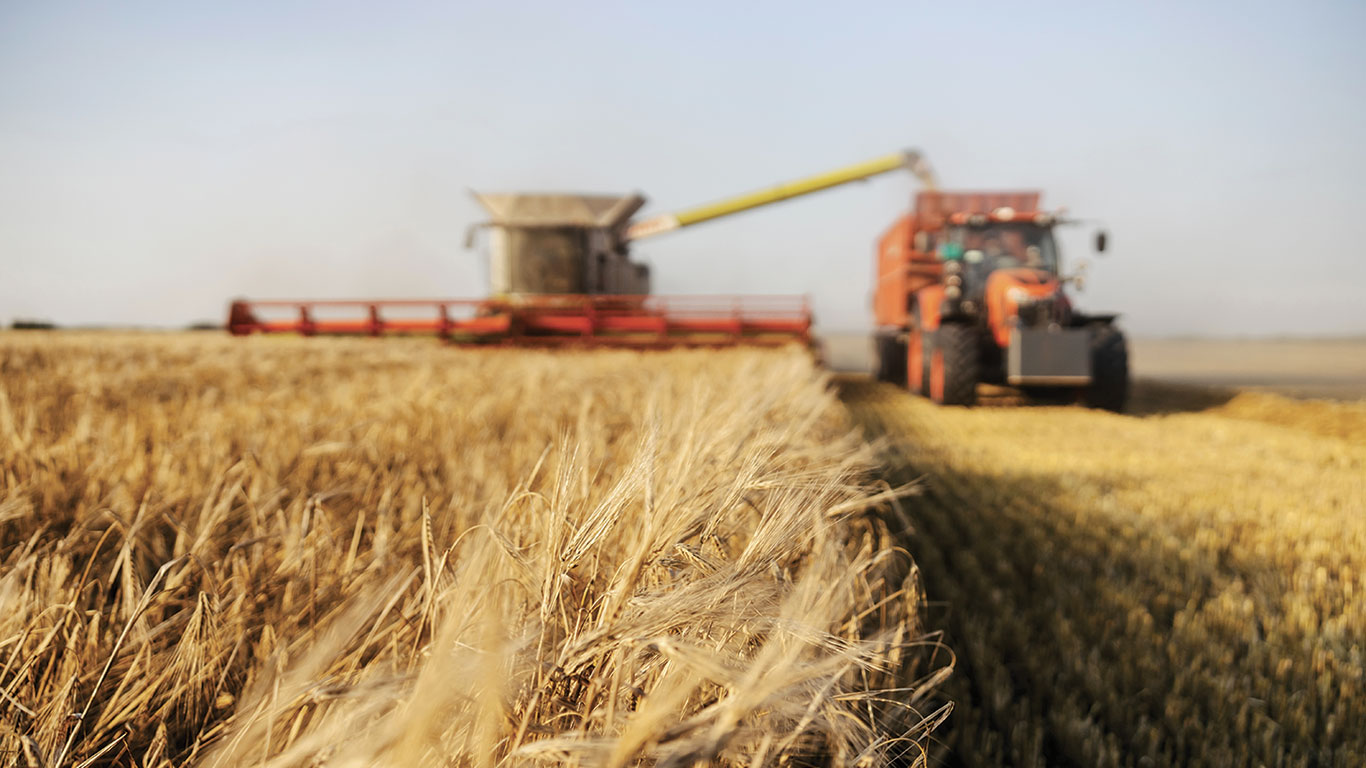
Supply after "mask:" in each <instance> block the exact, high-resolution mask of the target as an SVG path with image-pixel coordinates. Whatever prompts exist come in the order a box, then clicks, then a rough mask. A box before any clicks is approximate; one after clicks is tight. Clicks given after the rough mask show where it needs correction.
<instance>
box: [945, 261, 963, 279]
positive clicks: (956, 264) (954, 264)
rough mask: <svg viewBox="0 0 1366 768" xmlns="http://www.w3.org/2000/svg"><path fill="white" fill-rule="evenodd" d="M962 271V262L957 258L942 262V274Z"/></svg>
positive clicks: (953, 273) (954, 273)
mask: <svg viewBox="0 0 1366 768" xmlns="http://www.w3.org/2000/svg"><path fill="white" fill-rule="evenodd" d="M962 271H963V264H962V262H960V261H958V260H956V259H955V260H954V261H946V262H944V274H946V275H956V274H958V273H959V272H962Z"/></svg>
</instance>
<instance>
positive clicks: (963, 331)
mask: <svg viewBox="0 0 1366 768" xmlns="http://www.w3.org/2000/svg"><path fill="white" fill-rule="evenodd" d="M977 367H978V366H977V333H976V331H974V330H973V329H972V328H969V327H967V326H965V325H941V326H940V327H939V330H938V331H936V332H935V339H934V345H933V349H932V351H931V352H930V399H931V400H933V401H935V402H936V403H939V404H940V405H972V404H974V403H976V402H977Z"/></svg>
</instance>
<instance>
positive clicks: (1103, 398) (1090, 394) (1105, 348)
mask: <svg viewBox="0 0 1366 768" xmlns="http://www.w3.org/2000/svg"><path fill="white" fill-rule="evenodd" d="M1128 399H1129V347H1128V344H1126V343H1125V341H1124V334H1123V333H1121V332H1120V330H1119V329H1118V328H1116V327H1114V326H1113V325H1108V324H1107V325H1099V326H1096V327H1095V328H1093V330H1092V335H1091V385H1090V386H1088V387H1087V388H1086V389H1085V390H1084V391H1083V392H1082V400H1083V401H1084V402H1085V403H1086V405H1087V406H1089V407H1091V408H1100V409H1103V410H1107V411H1114V412H1115V413H1119V412H1121V411H1123V410H1124V403H1125V402H1126V401H1127V400H1128Z"/></svg>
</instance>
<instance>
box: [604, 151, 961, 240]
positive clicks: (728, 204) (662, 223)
mask: <svg viewBox="0 0 1366 768" xmlns="http://www.w3.org/2000/svg"><path fill="white" fill-rule="evenodd" d="M903 168H904V169H906V170H909V171H910V172H911V173H913V174H915V176H916V178H917V179H919V180H920V183H921V184H922V185H924V187H925V189H927V190H933V189H936V188H937V186H938V184H937V183H936V181H935V178H934V172H933V171H932V170H930V165H929V163H927V162H926V161H925V158H924V157H922V156H921V154H920V153H919V152H917V151H915V150H913V149H908V150H904V151H902V152H896V153H894V154H890V155H885V156H883V157H879V158H876V159H874V160H868V161H866V162H862V163H855V164H854V165H850V166H846V167H844V168H838V169H836V170H833V171H826V172H825V173H819V174H816V175H815V176H808V177H807V178H804V179H798V180H796V181H789V182H785V183H783V184H779V185H777V186H774V187H770V188H768V189H762V190H759V191H757V192H749V193H746V194H743V195H737V196H736V197H731V198H727V199H725V200H719V201H717V202H714V203H708V204H706V205H700V206H698V207H696V208H688V209H686V210H682V211H677V212H675V213H665V214H661V215H659V216H654V217H651V218H648V219H645V220H644V221H638V222H635V223H633V224H631V225H629V226H628V227H627V228H626V239H627V240H641V239H643V238H646V237H654V236H655V235H662V234H664V233H665V232H672V231H673V230H675V229H681V228H683V227H687V226H691V225H693V224H700V223H702V222H704V221H710V220H712V219H719V218H721V217H722V216H730V215H731V214H735V213H740V212H742V211H748V210H750V209H752V208H759V207H761V206H765V205H771V204H773V203H779V202H782V201H783V200H790V199H792V198H794V197H801V196H802V195H809V194H811V193H812V192H819V191H821V190H823V189H830V188H831V187H838V186H840V185H841V184H848V183H850V182H853V181H863V180H865V179H870V178H872V177H874V176H879V175H881V174H884V173H890V172H891V171H897V170H901V169H903Z"/></svg>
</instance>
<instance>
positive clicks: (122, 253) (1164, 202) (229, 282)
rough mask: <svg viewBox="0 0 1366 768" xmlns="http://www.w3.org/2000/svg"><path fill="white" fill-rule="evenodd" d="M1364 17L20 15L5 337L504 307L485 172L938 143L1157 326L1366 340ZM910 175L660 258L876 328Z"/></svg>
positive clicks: (1145, 329)
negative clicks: (880, 257)
mask: <svg viewBox="0 0 1366 768" xmlns="http://www.w3.org/2000/svg"><path fill="white" fill-rule="evenodd" d="M1363 34H1366V4H1363V3H1360V2H1354V3H1349V2H1342V3H1278V4H1266V3H1220V4H1191V3H1144V4H1134V5H1127V6H1112V5H1108V4H1104V3H1094V2H1087V3H1007V4H967V3H963V4H956V3H932V4H914V3H875V4H860V3H842V4H836V3H814V4H800V3H790V2H786V3H740V2H729V3H712V2H694V3H686V4H678V3H667V4H647V3H563V2H554V3H552V2H544V3H516V2H504V3H497V4H487V5H478V4H470V3H451V4H431V5H428V4H404V3H375V4H354V5H344V4H340V3H324V2H270V3H219V4H215V5H213V6H210V5H208V4H201V3H189V2H175V3H173V2H165V3H137V2H132V3H117V4H115V3H72V4H67V3H60V2H33V3H28V4H22V3H16V2H13V1H12V0H11V2H6V3H4V4H0V169H3V170H0V275H3V279H0V322H8V321H9V320H10V319H11V318H13V317H40V318H49V319H53V320H56V321H58V322H64V323H85V322H114V323H144V324H166V325H174V324H179V323H183V322H186V321H190V320H195V319H220V318H221V316H222V314H223V313H224V308H225V304H226V301H227V300H228V299H229V298H230V297H232V296H236V295H246V296H252V297H261V298H264V297H270V296H299V297H353V296H354V297H367V296H379V295H389V296H404V295H424V296H430V295H443V296H452V297H456V296H479V295H482V294H483V292H484V290H485V285H484V273H485V266H484V265H483V264H482V263H481V260H480V259H479V257H477V256H476V255H475V254H473V253H471V252H468V251H465V250H464V249H463V247H462V242H461V241H462V238H463V233H464V229H465V227H466V226H467V225H468V224H470V223H472V222H474V221H477V220H478V219H479V218H480V215H479V212H478V210H477V208H476V206H475V205H474V204H473V203H472V202H471V201H470V199H469V198H468V195H467V193H466V189H468V188H475V189H491V190H512V189H523V188H531V189H544V190H585V191H600V192H626V191H630V190H633V189H639V190H642V191H644V192H645V193H646V194H648V195H649V197H650V199H651V203H650V207H649V208H647V209H646V212H647V213H648V212H660V211H665V210H669V209H672V208H675V207H680V206H686V205H690V204H694V203H699V202H706V201H709V200H711V199H714V198H717V197H721V196H725V195H727V194H730V193H734V192H741V191H746V190H749V189H752V188H755V187H760V186H763V185H766V184H769V183H772V182H776V181H780V180H784V179H789V178H793V177H796V176H801V175H803V174H806V173H809V172H815V171H821V170H825V169H827V168H829V167H832V166H836V165H840V164H842V163H846V162H852V161H857V160H862V159H866V158H867V157H871V156H875V155H879V154H883V153H885V152H888V151H893V150H896V149H898V148H901V147H905V146H917V147H920V148H922V149H923V150H924V151H925V152H926V153H927V155H928V157H929V158H930V160H931V162H932V163H933V165H934V166H935V168H936V170H937V171H938V173H939V175H940V176H941V178H942V180H943V182H944V184H945V186H947V187H953V186H962V187H997V186H1002V187H1019V186H1024V187H1039V188H1042V189H1044V190H1045V201H1046V202H1048V203H1051V204H1053V205H1066V206H1068V207H1069V208H1070V209H1071V211H1072V212H1073V213H1074V214H1076V215H1078V216H1083V217H1088V218H1095V219H1098V220H1101V221H1103V222H1104V223H1105V225H1106V226H1107V227H1108V228H1109V229H1110V231H1111V234H1112V242H1113V244H1114V248H1113V250H1112V252H1111V253H1110V254H1108V255H1106V256H1105V257H1102V258H1099V259H1096V258H1093V257H1091V255H1090V253H1089V250H1088V242H1089V234H1090V231H1091V229H1090V228H1089V227H1088V228H1082V229H1077V230H1075V231H1073V232H1071V233H1069V234H1068V235H1067V237H1066V239H1065V241H1064V245H1065V247H1066V248H1067V251H1066V253H1067V255H1068V256H1070V258H1071V259H1072V260H1073V261H1075V260H1076V259H1077V258H1078V257H1083V256H1086V257H1091V258H1092V260H1093V264H1092V268H1091V270H1090V283H1089V285H1088V286H1087V290H1086V292H1085V293H1083V294H1081V303H1082V305H1083V306H1085V307H1087V308H1090V309H1094V310H1102V309H1109V310H1117V311H1120V312H1123V313H1124V315H1125V319H1124V322H1125V324H1126V325H1127V327H1128V328H1129V329H1130V330H1131V331H1133V332H1136V333H1140V334H1169V333H1213V334H1275V333H1311V334H1320V333H1358V334H1359V333H1363V332H1366V303H1364V302H1363V296H1366V226H1363V224H1362V220H1363V219H1366V214H1364V213H1363V211H1362V210H1361V208H1362V206H1363V205H1366V148H1363V141H1362V137H1363V136H1366V52H1363V51H1364V49H1366V47H1364V46H1363V45H1362V44H1361V38H1362V36H1363ZM913 190H914V184H913V182H912V181H911V179H910V178H909V177H908V176H902V175H895V176H889V177H883V178H881V179H878V180H875V181H873V182H870V183H867V184H862V185H856V186H853V187H850V188H845V189H842V190H836V191H831V192H827V193H824V194H821V195H817V196H813V197H811V198H807V199H805V200H801V201H794V202H791V203H787V204H785V205H782V206H780V207H777V208H773V209H769V210H766V211H759V212H754V213H751V214H748V215H745V216H740V217H735V218H732V219H727V220H723V221H718V222H714V223H710V224H705V225H701V226H699V227H697V228H695V229H692V230H685V231H683V232H679V233H676V234H674V235H672V236H667V237H662V238H659V239H658V240H653V241H648V242H643V243H641V244H639V246H638V248H637V253H638V255H640V256H642V257H644V258H646V259H647V260H648V261H650V262H651V263H652V264H653V265H654V269H655V276H656V279H655V282H656V290H657V291H658V292H661V293H680V292H681V293H698V292H767V293H810V294H812V295H813V297H814V298H815V301H816V307H817V312H818V320H820V321H822V322H823V323H824V324H825V325H826V326H827V327H837V328H858V327H864V326H866V325H867V324H868V322H869V310H868V294H869V290H870V274H871V260H872V248H873V243H874V241H875V239H876V238H877V236H878V235H879V234H880V232H881V230H882V229H883V228H884V227H885V226H886V225H887V224H888V223H889V222H890V221H891V220H892V218H893V217H894V216H896V215H897V214H898V213H899V212H900V211H901V210H903V209H904V207H905V206H906V205H907V204H908V201H909V198H910V195H911V194H912V192H913Z"/></svg>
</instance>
